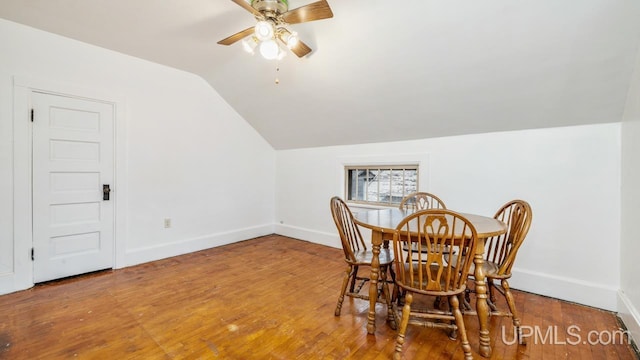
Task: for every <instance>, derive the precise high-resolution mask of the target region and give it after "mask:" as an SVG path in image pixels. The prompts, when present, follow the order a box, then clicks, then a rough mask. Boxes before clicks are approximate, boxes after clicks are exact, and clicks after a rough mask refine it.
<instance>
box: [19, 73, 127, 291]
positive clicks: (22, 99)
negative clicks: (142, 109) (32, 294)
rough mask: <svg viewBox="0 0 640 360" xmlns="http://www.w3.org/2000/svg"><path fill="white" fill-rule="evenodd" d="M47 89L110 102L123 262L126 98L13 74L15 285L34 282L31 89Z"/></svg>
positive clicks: (118, 260)
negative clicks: (112, 117) (32, 254)
mask: <svg viewBox="0 0 640 360" xmlns="http://www.w3.org/2000/svg"><path fill="white" fill-rule="evenodd" d="M34 92H39V93H45V94H50V95H58V96H67V97H74V98H81V99H86V100H91V101H99V102H103V103H107V104H111V105H112V106H113V114H114V139H113V141H114V144H113V145H114V147H113V148H114V169H113V170H114V185H113V190H112V193H111V196H112V198H113V200H114V254H113V256H114V259H113V264H114V268H115V269H117V268H122V267H125V266H126V263H125V253H126V206H125V205H126V199H127V188H126V184H127V181H126V179H127V177H126V169H127V167H126V162H127V158H126V144H127V142H126V127H125V121H124V119H125V100H124V97H122V96H117V95H113V94H114V92H113V91H108V90H104V89H103V90H96V89H86V88H81V87H77V86H75V85H69V84H63V83H59V82H52V81H47V80H39V79H30V78H24V77H17V76H14V77H13V94H14V97H13V254H14V264H13V265H14V266H13V270H14V286H15V289H13V291H18V290H23V289H28V288H30V287H32V286H33V285H34V281H33V261H32V260H31V248H32V247H33V226H32V225H33V219H32V216H33V215H32V214H33V212H32V210H33V209H32V206H33V203H32V192H33V189H32V185H31V179H32V166H33V163H32V148H33V144H32V135H33V127H32V123H31V121H30V116H31V94H32V93H34ZM36 119H37V118H36Z"/></svg>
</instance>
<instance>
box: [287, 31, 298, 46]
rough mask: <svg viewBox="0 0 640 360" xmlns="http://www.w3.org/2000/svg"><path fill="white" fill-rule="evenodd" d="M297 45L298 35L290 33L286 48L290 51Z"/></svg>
mask: <svg viewBox="0 0 640 360" xmlns="http://www.w3.org/2000/svg"><path fill="white" fill-rule="evenodd" d="M297 44H298V33H297V32H295V31H293V32H291V33H289V36H288V37H287V47H288V48H289V49H291V48H292V47H294V46H296V45H297Z"/></svg>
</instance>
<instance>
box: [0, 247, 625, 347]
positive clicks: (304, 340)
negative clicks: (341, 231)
mask: <svg viewBox="0 0 640 360" xmlns="http://www.w3.org/2000/svg"><path fill="white" fill-rule="evenodd" d="M341 256H342V250H340V249H334V248H329V247H325V246H321V245H315V244H311V243H308V242H304V241H300V240H295V239H291V238H287V237H282V236H278V235H271V236H265V237H261V238H257V239H252V240H248V241H244V242H240V243H235V244H231V245H227V246H222V247H218V248H213V249H208V250H204V251H200V252H196V253H192V254H187V255H183V256H178V257H174V258H170V259H165V260H160V261H155V262H152V263H147V264H142V265H139V266H134V267H130V268H126V269H121V270H115V271H103V272H99V273H94V274H88V275H84V276H79V277H75V278H69V279H63V280H60V281H54V282H49V283H45V284H40V285H37V286H36V287H34V288H32V289H30V290H26V291H21V292H17V293H13V294H8V295H3V296H0V359H72V358H73V359H76V358H77V359H389V358H390V357H391V355H392V353H393V350H394V342H395V331H393V330H392V329H390V328H389V326H387V325H386V324H385V317H386V308H385V307H384V306H382V305H381V304H379V305H378V307H379V308H378V310H379V311H377V314H378V316H377V324H378V328H377V331H376V334H375V335H367V332H366V322H367V306H368V303H367V302H366V301H362V300H358V299H355V300H354V299H345V302H344V305H343V307H342V315H341V316H340V317H335V316H334V315H333V312H334V309H335V305H336V301H337V297H338V291H339V288H340V285H341V281H342V276H343V271H344V268H345V266H344V262H343V260H342V259H341ZM513 285H517V284H513ZM516 303H517V304H518V306H519V307H520V311H521V314H522V323H523V324H524V325H525V326H529V327H530V328H525V329H524V330H525V334H526V333H527V331H529V330H528V329H531V333H532V334H533V333H535V331H536V330H534V329H535V328H536V327H537V328H538V329H539V330H538V332H539V334H538V335H539V336H537V337H536V336H530V337H528V340H527V341H528V344H527V345H518V344H506V343H508V342H511V341H513V329H512V328H511V322H510V319H508V318H499V317H492V318H491V319H490V321H491V336H492V345H493V347H494V348H493V354H492V356H491V359H636V358H637V357H636V355H635V353H634V352H633V350H632V349H631V346H630V345H629V344H628V343H627V340H628V339H627V338H626V337H624V339H623V340H624V341H616V342H617V344H611V345H606V346H605V345H601V344H594V345H589V344H586V345H584V344H582V343H580V344H579V345H576V346H574V345H571V343H573V342H576V340H582V341H588V339H587V336H588V333H589V332H590V331H597V332H598V334H601V333H604V332H609V333H613V331H618V330H619V324H618V322H617V320H616V316H615V314H613V313H610V312H606V311H602V310H598V309H594V308H589V307H585V306H581V305H576V304H572V303H567V302H563V301H560V300H556V299H551V298H547V297H542V296H538V295H534V294H529V293H525V292H519V291H516ZM500 305H502V306H504V304H503V303H500ZM465 322H466V324H467V330H468V334H469V339H470V342H471V348H472V350H473V351H474V357H476V358H478V359H481V357H480V356H479V355H478V354H477V350H478V340H477V335H476V334H477V331H478V328H477V321H476V319H475V318H474V317H473V316H465ZM503 327H504V329H506V330H505V332H504V336H503V334H502V329H503ZM576 327H578V328H576ZM549 329H551V330H549ZM574 335H575V336H574ZM578 336H579V337H580V338H578ZM592 338H593V336H592ZM594 339H596V340H597V336H595V338H594ZM592 340H593V339H592ZM601 340H603V341H605V340H606V341H605V342H612V340H611V339H610V338H609V340H607V339H606V338H604V337H603V338H602V339H601ZM563 342H564V344H563ZM553 343H555V344H553ZM403 354H404V357H405V358H406V359H427V358H428V359H462V358H463V352H462V349H461V347H460V343H459V341H452V340H449V339H448V336H447V333H445V332H444V331H443V330H439V329H427V328H416V327H409V330H408V331H407V338H406V343H405V345H404V352H403Z"/></svg>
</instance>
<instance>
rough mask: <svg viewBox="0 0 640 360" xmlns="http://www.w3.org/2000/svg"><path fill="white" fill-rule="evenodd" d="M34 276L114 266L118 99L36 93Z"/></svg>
mask: <svg viewBox="0 0 640 360" xmlns="http://www.w3.org/2000/svg"><path fill="white" fill-rule="evenodd" d="M32 106H33V114H32V118H33V172H32V174H33V260H34V262H33V272H34V282H42V281H47V280H52V279H58V278H62V277H66V276H71V275H78V274H83V273H87V272H91V271H95V270H101V269H107V268H112V267H113V261H114V251H113V250H114V235H113V234H114V211H113V209H114V204H113V198H114V196H113V194H112V193H110V192H109V190H111V187H112V186H113V179H114V176H113V172H114V160H113V159H114V158H113V146H114V131H113V130H114V129H113V125H114V109H113V105H112V104H108V103H103V102H99V101H92V100H86V99H80V98H74V97H66V96H58V95H52V94H44V93H38V92H33V93H32Z"/></svg>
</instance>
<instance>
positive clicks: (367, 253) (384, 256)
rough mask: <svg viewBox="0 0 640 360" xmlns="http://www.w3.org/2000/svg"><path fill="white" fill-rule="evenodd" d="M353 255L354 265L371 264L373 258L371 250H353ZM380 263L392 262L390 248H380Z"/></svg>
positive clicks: (387, 263)
mask: <svg viewBox="0 0 640 360" xmlns="http://www.w3.org/2000/svg"><path fill="white" fill-rule="evenodd" d="M353 255H354V257H355V262H354V265H371V260H372V259H373V252H372V251H371V250H358V251H354V252H353ZM379 258H380V265H389V264H391V263H392V262H393V252H392V251H391V249H380V255H379Z"/></svg>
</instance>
